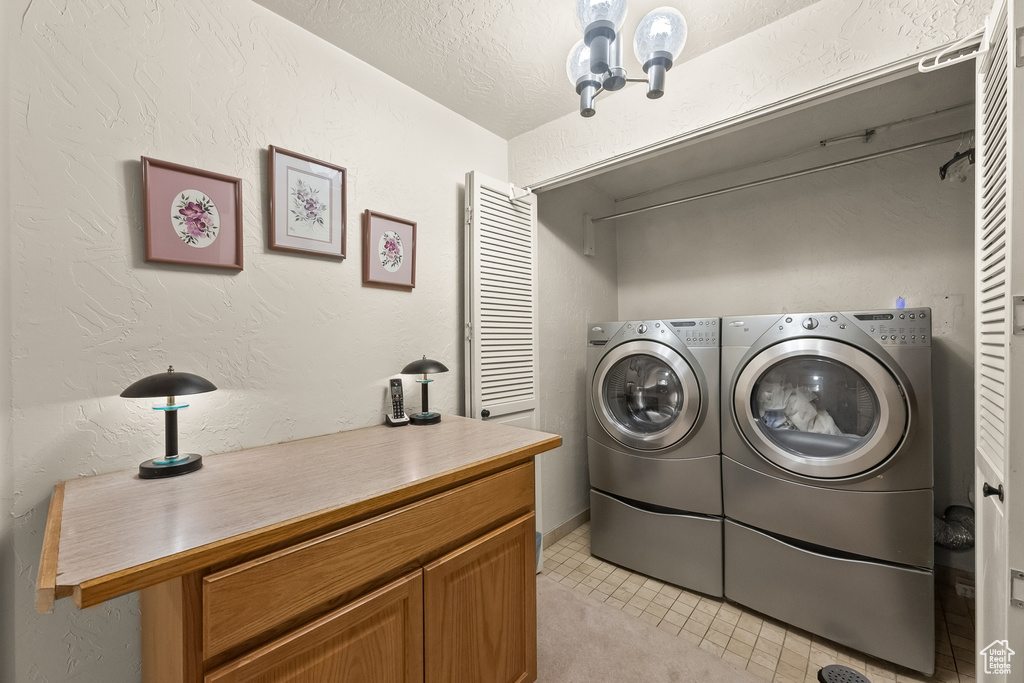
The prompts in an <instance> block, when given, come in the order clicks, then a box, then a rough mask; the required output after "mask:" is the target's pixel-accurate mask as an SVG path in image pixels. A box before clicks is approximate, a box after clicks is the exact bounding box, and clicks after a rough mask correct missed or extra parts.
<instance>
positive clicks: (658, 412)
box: [591, 340, 701, 451]
mask: <svg viewBox="0 0 1024 683" xmlns="http://www.w3.org/2000/svg"><path fill="white" fill-rule="evenodd" d="M591 391H592V398H593V406H594V412H595V413H596V414H597V419H598V421H599V422H600V423H601V426H602V427H604V429H605V431H607V432H608V434H609V435H610V436H611V437H612V438H613V439H615V440H616V441H618V442H619V443H621V444H623V445H625V446H628V447H630V448H634V449H638V450H644V451H654V450H658V449H661V448H667V447H669V446H671V445H672V444H674V443H676V442H678V441H680V440H681V439H683V438H685V437H686V435H687V434H689V433H690V432H691V431H692V430H693V428H694V427H695V426H696V424H697V420H698V418H699V415H700V407H701V386H700V382H699V381H698V380H697V375H696V373H695V372H694V370H693V368H692V367H691V366H690V364H689V363H688V362H687V361H686V359H685V358H683V357H682V356H681V355H680V354H679V353H677V352H676V351H673V350H672V349H671V348H669V347H668V346H665V345H664V344H659V343H657V342H652V341H644V340H637V341H631V342H626V343H625V344H620V345H619V346H616V347H614V348H613V349H611V350H610V351H609V352H608V353H607V354H606V355H605V356H604V358H602V359H601V362H600V363H598V365H597V370H596V371H595V373H594V383H593V386H592V387H591Z"/></svg>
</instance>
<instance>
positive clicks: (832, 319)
mask: <svg viewBox="0 0 1024 683" xmlns="http://www.w3.org/2000/svg"><path fill="white" fill-rule="evenodd" d="M829 320H831V321H832V322H836V321H837V320H839V316H837V315H834V316H832V317H831V318H829Z"/></svg>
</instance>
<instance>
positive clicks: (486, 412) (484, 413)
mask: <svg viewBox="0 0 1024 683" xmlns="http://www.w3.org/2000/svg"><path fill="white" fill-rule="evenodd" d="M490 416H491V411H489V410H487V408H484V409H483V410H481V411H480V417H482V418H483V419H485V420H486V419H487V418H489V417H490ZM985 486H988V484H985ZM1000 488H1002V487H1000ZM1002 497H1003V494H1001V493H1000V494H999V499H1000V500H1002Z"/></svg>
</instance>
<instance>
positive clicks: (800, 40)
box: [509, 0, 992, 187]
mask: <svg viewBox="0 0 1024 683" xmlns="http://www.w3.org/2000/svg"><path fill="white" fill-rule="evenodd" d="M991 5H992V2H991V0H820V1H819V2H816V3H814V4H813V5H810V6H808V7H807V8H805V9H803V10H800V11H798V12H794V13H793V14H791V15H789V16H787V17H785V18H783V19H781V20H779V21H777V22H775V23H773V24H769V25H768V26H765V27H763V28H761V29H759V30H757V31H754V32H753V33H750V34H748V35H745V36H743V37H742V38H740V39H738V40H735V41H733V42H731V43H727V44H726V45H723V46H721V47H719V48H717V49H715V50H712V51H711V52H708V53H705V54H703V55H700V56H699V57H697V58H696V59H693V60H690V61H687V62H683V63H682V64H678V65H676V66H674V67H673V68H672V69H671V71H670V72H669V74H668V80H667V85H666V89H665V96H664V97H662V98H661V99H659V100H648V99H647V98H646V97H645V92H644V90H643V87H644V86H643V85H642V84H640V85H630V86H627V87H626V88H624V89H623V90H621V91H619V92H615V93H606V94H602V95H600V96H598V99H597V114H596V115H595V116H594V117H592V118H589V119H585V118H583V117H581V116H580V115H579V113H578V112H577V113H572V114H566V115H565V116H563V117H561V118H559V119H556V120H554V121H552V122H550V123H547V124H544V125H543V126H540V127H538V128H536V129H534V130H532V131H529V132H527V133H524V134H522V135H519V136H517V137H515V138H513V139H512V140H510V141H509V178H510V179H511V180H512V181H514V182H515V183H516V184H517V185H523V186H528V185H532V186H534V187H537V186H538V184H540V183H542V182H545V181H548V180H550V179H552V178H557V177H560V176H563V175H572V174H574V173H576V172H577V171H579V170H580V169H584V168H588V167H592V166H599V165H601V164H607V163H608V162H609V160H612V159H614V158H615V157H619V156H620V155H630V154H634V153H635V152H636V150H638V149H641V148H643V147H645V146H649V145H655V146H656V145H658V144H661V143H663V142H664V141H667V140H670V139H675V138H679V137H682V136H687V135H689V134H692V133H693V132H694V131H698V130H701V129H704V128H706V127H710V126H713V125H715V124H718V123H720V122H722V121H725V120H729V119H733V118H735V117H739V116H742V115H744V114H749V113H751V112H755V111H757V110H759V109H763V108H765V107H768V106H770V105H773V104H775V103H778V102H781V101H785V100H787V99H791V98H798V97H800V96H802V95H804V94H805V93H807V92H809V91H814V90H817V89H820V88H824V87H827V86H828V85H829V84H835V83H837V82H839V81H842V80H843V79H846V78H851V77H855V76H857V75H858V74H862V73H864V72H867V71H870V70H872V69H878V68H880V67H884V66H886V65H888V64H891V63H895V62H899V61H902V60H904V59H906V58H907V57H909V56H912V55H917V54H919V53H923V52H925V51H927V50H930V49H933V48H937V47H939V46H942V45H944V44H946V43H948V42H951V41H953V40H955V39H957V38H960V37H962V36H965V35H967V34H969V33H970V32H972V31H973V30H974V29H976V28H980V27H981V26H982V25H983V22H984V18H985V15H986V14H987V12H988V9H989V7H990V6H991ZM640 75H642V74H630V76H640Z"/></svg>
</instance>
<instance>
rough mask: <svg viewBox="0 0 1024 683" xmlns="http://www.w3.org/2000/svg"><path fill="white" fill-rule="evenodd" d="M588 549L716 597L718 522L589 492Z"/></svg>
mask: <svg viewBox="0 0 1024 683" xmlns="http://www.w3.org/2000/svg"><path fill="white" fill-rule="evenodd" d="M590 551H591V553H593V554H594V555H595V556H596V557H600V558H602V559H604V560H607V561H608V562H612V563H614V564H617V565H621V566H623V567H627V568H629V569H633V570H635V571H638V572H640V573H641V574H646V575H647V576H650V577H653V578H656V579H660V580H662V581H667V582H668V583H671V584H674V585H676V586H681V587H683V588H688V589H691V590H695V591H699V592H701V593H706V594H707V595H714V596H721V595H722V520H721V518H714V517H699V516H695V515H684V514H666V513H660V512H650V511H648V510H642V509H640V508H637V507H634V506H632V505H629V504H628V503H625V502H623V501H621V500H619V499H617V498H613V497H611V496H608V495H606V494H604V493H601V492H600V491H595V490H593V489H591V491H590Z"/></svg>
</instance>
